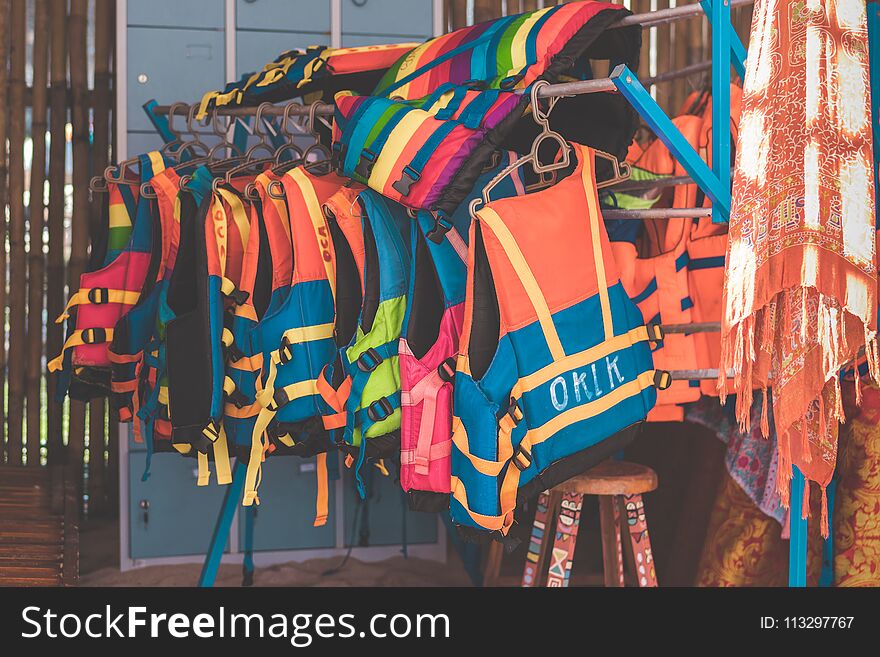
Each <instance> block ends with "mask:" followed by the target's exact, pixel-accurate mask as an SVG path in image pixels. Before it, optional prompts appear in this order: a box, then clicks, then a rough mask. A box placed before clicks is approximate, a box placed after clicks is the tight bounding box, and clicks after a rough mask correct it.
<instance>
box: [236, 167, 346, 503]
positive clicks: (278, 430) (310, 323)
mask: <svg viewBox="0 0 880 657" xmlns="http://www.w3.org/2000/svg"><path fill="white" fill-rule="evenodd" d="M281 183H282V186H283V194H284V202H285V204H286V206H287V214H288V219H289V222H290V234H291V236H292V239H293V272H292V276H291V275H290V274H288V275H289V276H290V280H289V286H290V290H289V292H288V293H287V295H286V298H285V299H284V300H283V301H281V302H280V303H279V304H278V306H277V308H273V309H271V310H268V311H267V312H266V313H265V314H264V315H263V316H262V317H261V318H259V321H258V322H257V324H256V325H255V326H254V327H253V328H252V329H251V330H250V334H249V335H250V337H249V339H245V338H242V339H241V340H240V344H239V342H238V341H237V342H236V343H237V344H239V348H241V349H242V350H243V351H244V352H245V353H246V354H247V353H252V354H254V356H252V358H254V359H256V360H260V361H261V371H260V377H259V380H258V381H257V382H256V383H255V388H256V401H257V404H258V405H259V408H258V413H257V417H256V420H255V422H254V425H253V431H252V434H251V435H246V432H244V431H239V430H236V431H235V434H234V436H235V445H236V446H237V447H242V446H243V447H245V448H247V449H248V450H249V455H248V469H247V473H246V477H245V487H244V497H243V502H242V504H244V505H245V506H250V505H252V504H255V503H256V504H259V498H258V496H257V487H258V483H259V477H260V463H261V461H262V458H263V455H264V453H265V452H266V451H267V450H269V449H272V450H273V451H274V452H275V453H282V454H283V453H288V454H296V455H299V456H312V455H315V454H317V455H319V458H318V466H319V467H322V465H326V461H325V460H324V457H322V456H320V455H321V454H324V453H326V451H327V449H328V448H329V447H330V440H329V437H328V435H327V432H326V431H325V430H324V428H323V424H322V422H321V420H320V417H321V415H322V413H323V411H324V405H323V402H322V401H321V398H320V396H319V394H318V391H317V387H316V385H317V380H318V379H319V375H320V373H321V370H322V369H323V368H324V366H325V365H326V364H327V363H329V362H330V361H331V359H332V358H333V356H334V353H335V351H336V350H335V346H334V341H333V329H334V316H335V312H336V304H335V295H336V260H335V254H334V250H333V243H332V241H331V238H330V229H329V227H328V226H327V220H326V218H325V216H324V213H323V211H322V205H323V204H324V202H325V201H326V200H327V199H328V198H330V196H331V195H332V194H334V193H335V192H336V191H337V190H339V189H340V188H341V187H342V186H343V185H344V184H345V183H346V181H345V180H343V179H342V178H339V177H337V176H336V175H335V174H332V173H331V174H327V175H314V174H312V173H310V172H309V171H308V170H307V169H305V168H304V167H296V168H294V169H291V170H290V171H288V172H286V173H285V174H284V175H283V176H281ZM280 273H281V272H280V271H279V272H278V274H279V275H280ZM319 481H320V479H319ZM319 515H320V514H319Z"/></svg>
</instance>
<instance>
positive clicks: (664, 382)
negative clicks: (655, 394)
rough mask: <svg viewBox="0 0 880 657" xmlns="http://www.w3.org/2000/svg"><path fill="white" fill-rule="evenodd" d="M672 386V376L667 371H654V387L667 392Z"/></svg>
mask: <svg viewBox="0 0 880 657" xmlns="http://www.w3.org/2000/svg"><path fill="white" fill-rule="evenodd" d="M671 385H672V375H671V374H670V373H669V372H667V371H666V370H654V387H655V388H657V390H666V389H667V388H668V387H669V386H671Z"/></svg>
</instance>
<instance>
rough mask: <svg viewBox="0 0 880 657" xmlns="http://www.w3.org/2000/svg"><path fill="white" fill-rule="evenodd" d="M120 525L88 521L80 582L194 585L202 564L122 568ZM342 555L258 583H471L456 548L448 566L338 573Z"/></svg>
mask: <svg viewBox="0 0 880 657" xmlns="http://www.w3.org/2000/svg"><path fill="white" fill-rule="evenodd" d="M118 545H119V540H118V526H117V524H116V522H115V521H109V520H98V521H89V522H88V523H86V524H85V525H84V526H83V527H82V528H81V530H80V584H81V585H82V586H195V584H196V581H197V580H198V577H199V572H200V570H201V565H200V564H186V565H177V566H149V567H146V568H138V569H136V570H130V571H128V572H125V573H123V572H120V571H119V558H118V555H119V547H118ZM341 561H342V557H338V556H334V557H330V558H327V559H311V560H309V561H303V562H289V563H284V564H278V565H275V566H270V567H266V568H257V570H256V572H255V575H254V586H471V581H470V579H469V578H468V576H467V574H466V573H465V571H464V568H463V567H462V564H461V560H460V559H459V558H458V555H457V554H456V553H455V551H454V550H450V551H449V553H448V555H447V561H446V564H445V565H444V564H438V563H437V562H434V561H425V560H424V559H404V558H403V557H402V556H401V557H394V558H393V559H387V560H385V561H377V562H363V561H358V560H357V559H353V558H351V559H349V560H348V561H347V562H346V564H345V566H344V567H343V568H342V569H340V570H339V571H337V572H334V573H332V574H327V575H324V574H323V573H325V572H326V571H328V570H330V569H332V568H335V567H337V566H339V564H340V563H341ZM216 586H241V566H240V565H238V564H223V565H221V566H220V570H219V572H218V573H217V581H216Z"/></svg>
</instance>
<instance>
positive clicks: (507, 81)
mask: <svg viewBox="0 0 880 657" xmlns="http://www.w3.org/2000/svg"><path fill="white" fill-rule="evenodd" d="M524 77H525V76H524V75H523V74H522V73H517V74H516V75H510V76H508V77H506V78H504V79H503V80H502V81H501V82H499V83H498V88H499V89H501V90H502V91H510V90H511V89H513V88H514V87H515V86H516V85H517V84H519V81H520V80H522V79H523V78H524Z"/></svg>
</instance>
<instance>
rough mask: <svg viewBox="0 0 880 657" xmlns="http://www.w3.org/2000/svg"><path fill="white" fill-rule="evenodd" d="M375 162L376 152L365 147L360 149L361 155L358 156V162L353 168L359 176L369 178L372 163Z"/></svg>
mask: <svg viewBox="0 0 880 657" xmlns="http://www.w3.org/2000/svg"><path fill="white" fill-rule="evenodd" d="M375 163H376V154H375V153H374V152H373V151H371V150H370V149H369V148H365V149H364V150H362V151H361V156H360V158H358V163H357V166H356V167H355V168H354V172H355V173H356V174H357V175H359V176H360V177H361V178H369V177H370V174H371V173H372V172H373V165H374V164H375Z"/></svg>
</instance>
